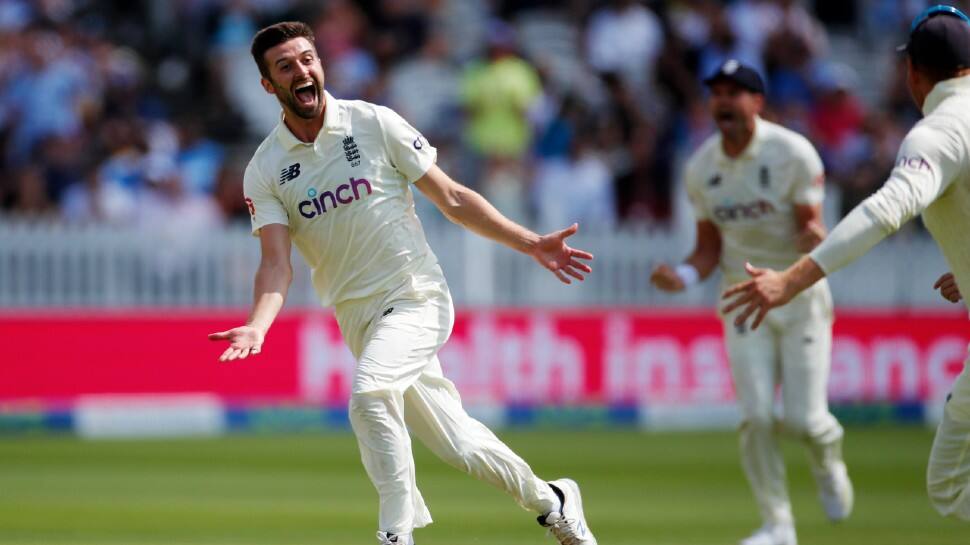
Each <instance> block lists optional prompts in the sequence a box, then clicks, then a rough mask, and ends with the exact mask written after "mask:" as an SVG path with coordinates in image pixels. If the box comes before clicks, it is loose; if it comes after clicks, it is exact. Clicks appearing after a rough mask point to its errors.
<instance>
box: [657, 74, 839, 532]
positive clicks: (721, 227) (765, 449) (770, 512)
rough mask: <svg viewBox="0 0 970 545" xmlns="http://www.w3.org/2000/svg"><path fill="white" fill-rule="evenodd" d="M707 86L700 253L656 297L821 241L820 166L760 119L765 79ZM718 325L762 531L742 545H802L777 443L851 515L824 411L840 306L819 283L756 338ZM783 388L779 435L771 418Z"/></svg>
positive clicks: (736, 276)
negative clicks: (796, 453) (708, 130)
mask: <svg viewBox="0 0 970 545" xmlns="http://www.w3.org/2000/svg"><path fill="white" fill-rule="evenodd" d="M704 82H705V84H707V86H708V87H709V88H710V93H711V96H710V110H711V114H712V115H713V117H714V121H715V123H716V124H717V127H718V133H717V134H714V135H713V136H711V137H710V138H708V139H707V141H705V142H704V143H703V144H702V145H701V147H700V148H699V149H698V150H697V151H696V152H695V153H694V154H693V155H692V156H691V158H690V159H689V160H688V162H687V166H686V171H685V177H686V184H687V192H688V195H689V197H690V201H691V204H692V206H693V209H694V215H695V216H696V219H697V243H696V246H695V248H694V251H693V253H692V254H691V255H690V256H689V257H688V258H687V259H686V261H685V262H684V263H682V264H680V265H678V266H677V267H675V268H672V267H670V266H668V265H660V266H659V267H657V268H656V269H655V270H654V272H653V274H652V275H651V281H652V282H653V284H654V285H655V286H657V287H658V288H660V289H662V290H664V291H669V292H677V291H681V290H683V289H684V288H685V287H687V286H689V285H691V284H693V283H695V282H697V281H698V280H700V279H703V278H706V277H707V276H708V275H710V274H711V273H712V272H713V271H714V269H715V268H716V267H717V266H718V265H720V269H721V272H722V273H723V275H724V281H725V282H727V283H733V282H737V281H739V280H742V279H744V278H745V277H746V276H745V272H744V263H745V262H746V261H752V260H753V261H759V262H764V263H771V264H774V265H776V266H781V267H785V266H788V265H790V264H791V263H794V262H795V261H796V260H798V258H799V257H801V256H802V255H803V253H804V252H807V251H809V250H811V249H812V248H814V247H815V246H816V245H817V244H818V243H819V242H820V241H821V240H822V238H824V236H825V230H824V227H823V226H822V219H821V214H822V199H823V196H824V187H825V186H824V179H823V177H824V174H823V167H822V160H821V159H820V158H819V156H818V153H817V152H816V151H815V149H814V148H813V147H812V144H811V143H810V142H809V141H808V140H807V139H805V138H804V137H802V136H801V135H799V134H797V133H795V132H793V131H790V130H788V129H786V128H784V127H781V126H779V125H776V124H774V123H770V122H768V121H765V120H764V119H761V118H760V117H759V115H758V113H759V112H760V110H761V108H762V105H763V101H764V83H763V81H762V79H761V76H759V75H758V73H757V72H756V71H755V70H754V69H753V68H751V67H750V66H746V65H743V64H741V63H739V62H738V61H736V60H729V61H727V62H725V63H724V64H723V65H722V66H721V67H720V68H719V69H718V70H717V71H716V72H715V73H714V74H713V75H711V76H710V77H709V78H707V79H706V80H705V81H704ZM722 320H724V336H725V341H726V344H727V350H728V356H729V359H730V361H731V372H732V375H733V377H734V385H735V390H736V391H737V396H738V405H739V406H740V409H741V419H742V421H741V428H740V436H741V437H740V439H741V441H740V442H741V462H742V465H743V467H744V471H745V474H746V475H747V478H748V482H749V483H750V485H751V489H752V491H753V492H754V496H755V499H756V500H757V503H758V506H759V508H760V512H761V518H762V521H763V526H762V527H761V528H759V529H758V530H756V531H755V532H754V534H752V535H751V536H750V537H748V538H746V539H744V540H742V541H741V543H742V544H744V545H795V543H796V535H795V527H794V521H793V517H792V511H791V503H790V501H789V498H788V490H787V486H786V483H785V465H784V460H783V459H782V454H781V450H780V447H779V444H778V439H779V431H784V432H786V433H788V434H791V435H793V436H795V437H797V438H798V439H800V440H802V441H803V442H804V443H805V445H806V446H807V447H808V451H809V459H810V460H811V465H812V473H813V474H814V476H815V479H816V482H817V484H818V488H819V496H820V498H821V500H822V504H823V507H824V508H825V512H826V514H827V515H828V517H829V518H830V519H832V520H835V521H837V520H842V519H844V518H846V517H847V516H848V515H849V513H850V511H851V509H852V485H851V483H850V481H849V479H848V475H847V472H846V468H845V464H844V463H843V462H842V454H841V447H842V435H843V432H842V426H840V425H839V423H838V421H836V419H835V417H833V416H832V415H831V413H829V410H828V398H827V383H828V377H829V366H830V356H831V345H832V296H831V294H830V293H829V289H828V286H827V285H826V284H825V283H824V282H820V283H819V284H817V285H816V286H814V287H813V288H812V289H811V290H809V291H807V292H806V293H804V294H802V295H801V296H800V297H798V298H796V299H795V300H793V301H792V302H791V303H789V304H788V305H786V306H785V307H784V308H783V309H781V311H780V312H779V313H778V314H777V315H776V316H774V317H773V320H771V322H770V323H769V324H767V327H765V328H762V329H759V330H749V329H746V328H744V327H743V326H742V327H735V326H734V325H733V324H731V323H729V322H728V321H727V319H726V318H725V317H723V316H722ZM779 384H780V385H781V396H782V405H783V413H784V416H783V418H782V419H781V422H780V424H781V426H779V425H778V424H779V422H776V420H777V419H776V418H775V414H774V412H775V411H774V408H775V391H776V388H777V387H778V385H779ZM779 428H781V429H779Z"/></svg>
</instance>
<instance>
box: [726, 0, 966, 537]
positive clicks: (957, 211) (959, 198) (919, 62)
mask: <svg viewBox="0 0 970 545" xmlns="http://www.w3.org/2000/svg"><path fill="white" fill-rule="evenodd" d="M905 50H906V52H907V72H908V75H907V84H908V86H909V90H910V92H911V94H912V95H913V99H914V100H915V102H916V104H917V105H918V106H919V107H920V108H921V109H922V110H923V114H924V116H925V117H924V118H923V119H922V120H921V121H920V122H919V123H917V124H916V126H914V127H913V128H912V130H910V131H909V133H908V134H907V135H906V138H904V139H903V143H902V144H901V146H900V148H899V154H898V156H897V157H896V166H895V168H894V169H893V171H892V174H891V175H890V177H889V179H888V180H887V181H886V183H885V185H883V187H882V188H881V189H880V190H879V191H877V192H876V193H875V194H873V195H872V196H870V197H869V198H868V199H866V200H865V201H863V202H862V203H861V204H860V205H859V206H857V207H856V208H855V209H854V210H853V211H852V212H850V213H849V215H848V216H846V217H845V218H844V219H843V220H842V221H841V222H840V223H839V224H838V225H837V226H836V227H835V228H834V229H833V230H832V232H831V233H830V234H829V236H828V237H827V238H826V239H825V241H823V242H822V243H821V244H820V245H819V246H818V247H816V248H815V249H814V250H813V251H812V252H811V254H809V255H808V256H805V257H802V258H801V259H799V260H798V262H796V263H795V264H794V265H792V266H790V267H788V268H787V269H785V270H784V271H782V272H776V271H775V270H772V269H768V268H760V267H754V266H752V265H750V264H748V265H746V267H747V270H748V273H749V274H750V275H751V276H752V277H753V279H751V280H748V281H746V282H742V283H740V284H737V285H735V286H732V287H731V288H729V289H728V290H726V291H725V293H724V297H725V298H726V299H730V298H733V299H732V300H731V301H730V302H729V303H728V304H727V305H726V306H725V308H724V312H725V313H728V312H732V311H734V310H736V309H738V308H741V309H743V310H742V311H741V312H740V313H739V314H738V316H737V317H736V319H735V323H736V324H739V325H740V324H744V323H745V322H746V321H747V320H748V318H750V317H752V316H754V321H753V322H752V328H757V327H758V326H759V325H760V324H761V322H762V321H763V320H765V316H766V313H767V312H768V311H769V310H770V309H772V308H775V307H778V306H781V305H784V304H786V303H787V302H788V301H790V300H792V298H794V297H796V296H798V294H799V293H801V292H802V291H803V290H806V289H809V288H810V286H812V285H813V284H815V283H816V282H818V281H819V280H821V279H822V278H823V277H825V276H826V275H828V274H831V273H833V272H835V271H836V270H838V269H840V268H842V267H844V266H846V265H848V264H849V263H851V262H852V261H853V260H854V259H856V258H858V257H859V256H861V255H862V254H864V253H866V252H867V251H869V249H870V248H872V247H873V246H875V245H876V243H878V242H879V241H880V240H882V239H883V238H885V237H886V236H888V235H889V234H891V233H893V232H895V231H896V230H898V229H899V228H900V227H901V226H902V225H903V224H904V223H906V222H907V221H909V220H911V219H913V218H914V217H915V216H916V215H917V214H920V213H922V215H923V221H924V223H925V224H926V227H927V228H928V229H929V231H930V233H931V234H932V235H933V238H934V239H935V240H936V242H937V244H938V245H939V246H940V249H941V250H942V251H943V255H944V256H945V257H946V260H947V263H948V264H949V266H950V268H951V270H952V271H953V278H950V277H949V276H948V275H944V277H941V278H940V280H939V281H937V284H936V286H935V287H942V289H943V293H944V295H945V296H947V297H948V298H951V299H956V298H958V297H959V296H958V295H956V294H955V292H954V291H953V290H954V289H955V286H954V284H953V282H952V279H954V278H955V280H956V285H960V286H964V287H966V286H970V19H968V18H967V16H966V15H964V14H963V13H961V12H959V11H958V10H956V9H955V8H952V7H949V6H934V7H931V8H929V9H928V10H926V11H925V12H924V13H923V14H921V15H920V16H918V17H917V18H916V19H915V20H914V21H913V24H912V26H911V31H910V37H909V42H908V43H907V44H906V46H905ZM906 266H911V265H910V264H907V265H906ZM954 295H955V296H954ZM765 323H768V322H765ZM968 361H970V360H968ZM926 473H927V476H926V478H927V489H928V492H929V496H930V502H931V503H932V504H933V506H934V507H935V508H936V509H937V511H939V512H940V513H941V514H943V515H952V516H955V517H959V518H961V519H964V520H970V364H968V363H964V369H963V372H962V373H961V374H960V375H959V376H958V377H957V379H956V382H954V384H953V389H952V392H951V394H950V399H949V400H948V401H947V403H946V406H945V408H944V411H943V419H942V422H941V423H940V426H939V428H938V429H937V432H936V438H935V440H934V442H933V450H932V451H931V452H930V461H929V466H928V468H927V472H926Z"/></svg>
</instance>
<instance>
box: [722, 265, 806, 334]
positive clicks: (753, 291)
mask: <svg viewBox="0 0 970 545" xmlns="http://www.w3.org/2000/svg"><path fill="white" fill-rule="evenodd" d="M744 270H745V271H747V273H748V274H749V275H751V280H748V281H747V282H741V283H739V284H735V285H733V286H731V287H730V288H728V289H727V290H726V291H725V292H724V294H723V295H721V298H722V299H730V298H731V297H734V300H733V301H731V302H730V303H728V304H727V306H725V307H724V309H723V312H724V314H728V313H730V312H731V311H733V310H735V309H738V308H741V307H744V310H742V311H741V314H738V316H737V318H735V319H734V325H737V326H741V325H744V323H745V322H746V321H747V320H748V318H749V317H750V316H751V315H752V314H754V315H755V318H754V322H753V323H752V324H751V329H758V326H759V325H761V322H762V320H764V318H765V315H766V314H768V311H769V310H771V309H773V308H775V307H780V306H781V305H784V304H785V303H787V302H788V301H790V300H791V298H792V297H793V293H792V292H791V290H790V289H789V286H788V283H787V280H786V278H785V276H784V275H783V274H781V273H779V272H778V271H773V270H771V269H759V268H758V267H754V266H752V265H751V264H750V263H745V264H744Z"/></svg>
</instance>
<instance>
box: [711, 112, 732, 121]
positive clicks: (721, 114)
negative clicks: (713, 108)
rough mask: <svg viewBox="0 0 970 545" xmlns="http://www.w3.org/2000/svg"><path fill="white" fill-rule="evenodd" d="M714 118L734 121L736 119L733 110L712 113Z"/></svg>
mask: <svg viewBox="0 0 970 545" xmlns="http://www.w3.org/2000/svg"><path fill="white" fill-rule="evenodd" d="M714 118H715V119H717V120H718V121H722V122H724V121H734V120H735V119H736V116H735V115H734V112H724V111H722V112H717V113H716V114H714Z"/></svg>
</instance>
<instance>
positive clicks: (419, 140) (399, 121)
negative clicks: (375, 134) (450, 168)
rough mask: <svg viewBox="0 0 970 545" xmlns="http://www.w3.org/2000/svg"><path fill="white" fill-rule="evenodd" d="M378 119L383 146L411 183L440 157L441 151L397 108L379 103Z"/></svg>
mask: <svg viewBox="0 0 970 545" xmlns="http://www.w3.org/2000/svg"><path fill="white" fill-rule="evenodd" d="M377 119H378V121H379V123H380V126H381V130H382V131H383V136H384V146H385V148H386V149H387V154H388V157H389V158H390V160H391V164H392V165H394V168H396V169H397V170H398V172H400V173H401V174H403V175H404V177H405V178H407V180H408V182H414V181H416V180H417V179H418V178H420V177H422V176H424V174H425V173H426V172H428V169H430V168H431V166H432V165H434V163H435V161H436V160H437V159H438V150H436V149H435V148H434V146H432V145H431V144H430V143H428V141H427V140H426V139H425V138H424V136H422V135H421V133H420V132H418V130H417V129H415V128H414V127H412V126H411V125H410V124H408V122H407V121H405V120H404V118H403V117H401V116H400V115H398V114H397V113H396V112H395V111H394V110H391V109H390V108H386V107H384V106H378V107H377Z"/></svg>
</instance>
